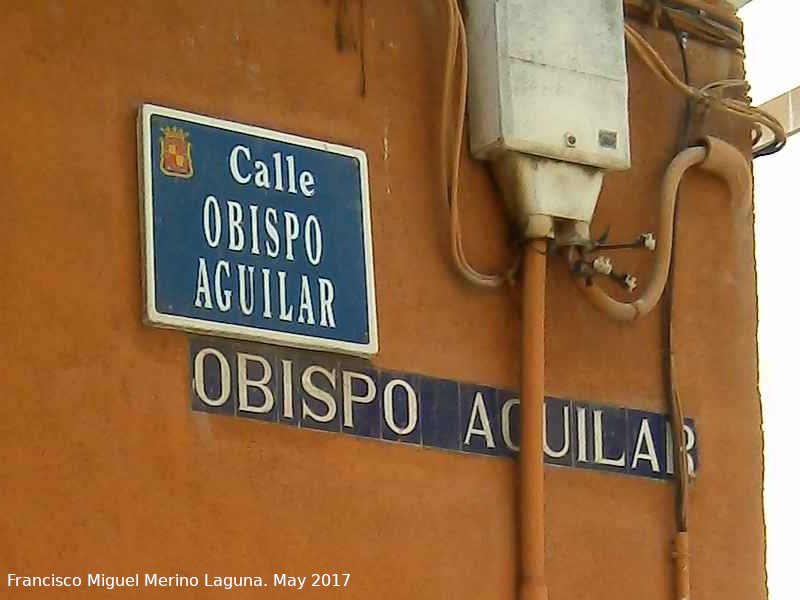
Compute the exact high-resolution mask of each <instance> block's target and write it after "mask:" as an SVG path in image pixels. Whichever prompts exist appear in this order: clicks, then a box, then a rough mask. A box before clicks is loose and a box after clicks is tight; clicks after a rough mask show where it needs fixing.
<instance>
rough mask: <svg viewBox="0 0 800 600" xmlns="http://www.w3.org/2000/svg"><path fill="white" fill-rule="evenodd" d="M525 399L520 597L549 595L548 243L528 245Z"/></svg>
mask: <svg viewBox="0 0 800 600" xmlns="http://www.w3.org/2000/svg"><path fill="white" fill-rule="evenodd" d="M523 261H524V280H523V290H522V311H523V315H522V394H521V399H520V400H521V401H520V451H519V517H520V519H519V520H520V540H519V542H520V545H519V567H520V573H519V576H520V592H519V600H547V585H546V584H545V577H544V451H543V448H544V444H543V435H544V411H543V404H544V303H545V268H546V266H547V245H546V242H545V241H544V240H541V239H537V240H530V241H528V242H527V244H526V246H525V251H524V257H523Z"/></svg>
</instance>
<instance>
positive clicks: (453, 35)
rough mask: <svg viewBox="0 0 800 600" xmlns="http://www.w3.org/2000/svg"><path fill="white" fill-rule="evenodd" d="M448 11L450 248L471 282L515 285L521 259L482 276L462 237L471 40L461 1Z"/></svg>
mask: <svg viewBox="0 0 800 600" xmlns="http://www.w3.org/2000/svg"><path fill="white" fill-rule="evenodd" d="M446 2H447V12H448V36H447V54H446V60H445V74H444V94H443V99H442V101H443V106H442V128H441V140H440V143H441V159H442V165H444V169H443V171H444V175H443V178H442V185H443V193H444V196H445V197H446V198H447V199H448V204H449V207H450V249H451V252H452V254H453V260H454V262H455V264H456V267H457V268H458V270H459V272H460V273H461V274H462V275H463V276H464V278H465V279H467V281H469V282H470V283H473V284H475V285H478V286H482V287H493V288H496V287H500V286H502V285H503V284H504V283H506V282H511V281H512V278H513V275H514V273H515V272H516V270H517V267H518V265H519V258H517V259H516V260H515V261H514V264H513V265H512V266H511V267H510V268H509V269H508V270H507V272H506V273H505V274H504V275H486V274H484V273H480V272H479V271H477V270H476V269H475V268H473V267H472V265H471V264H470V262H469V259H468V258H467V255H466V253H465V252H464V245H463V240H462V235H461V218H460V214H459V204H458V201H459V193H458V192H459V189H458V184H459V181H458V175H459V167H460V164H461V147H462V143H463V138H464V121H465V115H466V104H467V67H468V63H467V41H466V37H467V35H466V28H465V26H464V19H463V17H462V14H461V8H460V6H459V5H458V0H446ZM456 65H458V80H457V81H456V83H455V85H456V87H457V95H456V100H455V101H456V111H457V112H456V114H455V116H454V117H453V116H451V112H452V110H453V93H452V89H453V87H454V83H453V76H454V74H455V72H456ZM451 120H454V121H455V132H454V135H453V136H452V139H453V142H452V147H451V144H448V140H449V139H450V136H451V135H452V134H451V131H452V130H451V129H450V127H449V124H450V122H451Z"/></svg>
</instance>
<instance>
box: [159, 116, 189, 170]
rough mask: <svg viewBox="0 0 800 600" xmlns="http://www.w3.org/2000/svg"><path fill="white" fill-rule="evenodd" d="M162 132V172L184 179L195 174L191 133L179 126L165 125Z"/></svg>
mask: <svg viewBox="0 0 800 600" xmlns="http://www.w3.org/2000/svg"><path fill="white" fill-rule="evenodd" d="M161 133H162V134H163V135H162V136H161V172H162V173H164V175H169V176H171V177H183V178H184V179H188V178H189V177H191V176H192V175H194V168H193V167H192V144H191V142H189V133H188V132H186V131H183V130H182V129H178V128H177V127H164V128H163V129H162V130H161Z"/></svg>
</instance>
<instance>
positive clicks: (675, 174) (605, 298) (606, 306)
mask: <svg viewBox="0 0 800 600" xmlns="http://www.w3.org/2000/svg"><path fill="white" fill-rule="evenodd" d="M695 165H699V166H700V168H701V169H703V170H704V171H708V172H709V173H712V174H714V175H716V176H717V177H719V178H721V179H722V180H723V181H725V183H727V184H728V188H729V190H730V192H731V198H732V200H733V203H734V204H735V205H737V206H740V207H741V206H748V207H749V206H750V202H751V200H752V193H753V188H752V177H751V175H750V165H749V163H748V161H747V159H746V158H745V157H744V155H743V154H742V153H741V152H739V150H737V149H736V148H735V147H734V146H732V145H731V144H729V143H728V142H725V141H722V140H720V139H717V138H714V137H708V138H706V140H705V146H698V147H695V148H687V149H686V150H684V151H683V152H681V153H680V154H678V155H677V156H676V157H675V158H674V159H673V160H672V162H671V163H670V165H669V167H667V171H666V173H665V174H664V179H663V180H662V183H661V207H660V214H659V218H658V236H657V243H658V246H657V248H656V257H655V266H654V267H653V275H652V277H651V278H650V284H649V285H648V286H647V288H646V289H645V291H644V293H643V294H642V295H641V297H640V298H639V299H638V300H635V301H633V302H620V301H618V300H615V299H613V298H611V297H610V296H609V295H608V294H606V293H605V292H604V291H603V289H602V288H601V287H600V286H598V285H589V282H588V281H587V280H586V279H576V282H577V284H578V287H579V288H580V290H581V291H582V292H583V293H584V295H585V296H586V297H587V298H588V300H589V301H590V302H591V303H592V304H593V305H594V306H595V307H597V308H598V309H600V310H601V311H603V312H604V313H606V314H607V315H609V316H610V317H612V318H614V319H617V320H619V321H635V320H636V319H638V318H639V317H642V316H644V315H646V314H647V313H649V312H650V311H651V310H653V308H654V307H655V306H656V304H658V301H659V300H660V299H661V295H662V294H663V292H664V287H665V286H666V283H667V277H669V265H670V261H671V259H672V243H673V239H672V231H673V228H672V226H673V222H674V220H675V202H676V198H677V194H678V187H679V186H680V183H681V179H682V178H683V175H684V174H685V173H686V171H687V170H689V169H690V168H691V167H693V166H695ZM567 257H568V260H569V261H570V263H571V264H574V263H575V261H576V260H577V253H576V251H575V249H574V248H571V249H570V250H569V252H568V256H567Z"/></svg>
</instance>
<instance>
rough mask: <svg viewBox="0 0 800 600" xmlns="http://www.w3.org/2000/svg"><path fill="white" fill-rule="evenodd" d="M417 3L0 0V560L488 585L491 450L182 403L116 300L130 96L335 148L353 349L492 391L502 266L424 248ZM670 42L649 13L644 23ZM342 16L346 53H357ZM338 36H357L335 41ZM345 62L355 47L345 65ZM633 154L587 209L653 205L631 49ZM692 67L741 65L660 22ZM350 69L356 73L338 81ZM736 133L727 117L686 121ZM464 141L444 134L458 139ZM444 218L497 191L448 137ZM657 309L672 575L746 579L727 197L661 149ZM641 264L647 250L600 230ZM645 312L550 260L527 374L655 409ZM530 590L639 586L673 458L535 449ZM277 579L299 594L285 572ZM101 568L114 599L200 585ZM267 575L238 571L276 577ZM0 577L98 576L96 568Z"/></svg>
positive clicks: (494, 567) (422, 71)
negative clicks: (686, 439) (602, 293)
mask: <svg viewBox="0 0 800 600" xmlns="http://www.w3.org/2000/svg"><path fill="white" fill-rule="evenodd" d="M437 4H438V3H436V2H431V1H428V0H409V1H399V0H367V1H365V2H364V5H363V6H364V8H363V10H364V14H363V30H362V27H361V25H360V22H361V16H360V12H359V11H360V8H359V6H360V5H359V3H358V2H343V3H339V2H335V1H333V0H327V1H326V0H298V1H296V2H285V1H279V0H260V1H245V0H236V1H235V2H224V3H221V2H211V1H206V0H195V1H193V2H184V1H173V2H124V3H122V2H88V1H85V2H79V1H75V2H57V1H53V2H44V1H42V2H14V1H12V2H6V3H4V7H3V14H2V16H0V81H2V89H3V93H2V94H0V114H2V119H0V173H2V187H0V205H1V206H2V213H0V214H2V219H0V222H2V224H3V227H2V234H0V288H2V295H0V298H2V300H0V306H1V307H2V310H0V381H1V382H2V386H0V406H1V407H2V417H1V418H0V457H2V459H0V482H2V486H1V487H0V576H2V577H3V579H5V577H6V574H7V573H17V574H28V575H43V574H50V573H55V574H60V575H73V574H74V575H81V576H83V577H85V575H86V573H95V572H104V573H106V574H114V575H127V574H133V573H137V572H138V573H148V572H158V573H161V574H165V575H170V574H174V573H180V574H184V575H187V574H188V575H201V574H202V573H209V574H211V575H247V574H263V575H267V576H271V574H272V573H281V572H286V573H289V574H300V575H308V574H310V573H313V572H338V573H351V574H352V576H351V580H350V584H349V586H348V587H347V588H338V589H331V590H327V591H326V590H322V591H315V592H313V593H315V594H318V595H320V596H324V597H329V598H373V597H382V598H387V599H394V598H398V599H400V598H418V599H423V598H425V599H427V598H430V599H434V598H436V599H440V598H513V597H514V596H515V590H516V581H515V574H516V567H515V561H516V558H515V557H516V526H515V489H516V487H515V480H516V477H515V463H514V462H513V461H510V460H501V459H491V458H481V457H477V456H464V455H458V454H449V453H445V452H437V451H432V450H422V449H414V448H409V447H406V446H404V445H400V444H397V445H391V444H378V443H373V442H369V441H364V440H361V439H353V438H350V437H347V436H335V435H325V434H321V433H315V432H311V431H303V430H297V429H291V428H285V427H280V426H275V425H265V424H262V423H258V422H251V421H247V420H243V419H231V418H221V417H217V416H210V415H205V414H200V413H196V412H192V411H191V409H190V389H189V386H190V377H189V374H188V357H187V353H188V342H187V336H186V335H185V334H183V333H180V332H174V331H162V330H156V329H152V328H147V327H145V326H144V325H143V324H142V322H141V318H140V315H141V285H142V284H141V278H140V260H139V246H140V235H139V216H138V203H139V196H138V189H137V187H138V184H137V169H136V164H137V150H136V133H135V120H136V111H137V109H138V107H139V106H140V105H141V104H142V103H144V102H154V103H157V104H163V105H166V106H173V107H176V108H183V109H187V110H191V111H195V112H199V113H204V114H209V115H213V116H217V117H222V118H227V119H231V120H236V121H241V122H244V123H251V124H256V125H260V126H265V127H269V128H272V129H278V130H283V131H288V132H293V133H298V134H301V135H307V136H310V137H315V138H320V139H325V140H330V141H335V142H339V143H343V144H347V145H352V146H356V147H359V148H363V149H364V150H365V151H366V152H367V154H368V156H369V159H370V186H371V196H372V223H373V231H374V254H375V269H376V286H377V301H378V318H379V322H380V343H381V351H380V354H379V355H378V356H377V357H376V358H375V359H374V362H375V363H376V364H377V365H378V366H380V367H385V368H392V369H398V370H405V371H411V372H417V373H424V374H428V375H434V376H439V377H446V378H452V379H458V380H464V381H474V382H480V383H485V384H490V385H495V386H498V387H507V388H516V387H518V385H519V384H518V381H519V377H520V362H519V350H518V347H519V343H520V340H519V314H518V311H519V308H518V299H517V298H516V297H515V293H516V292H512V291H509V290H507V289H506V290H502V291H483V290H478V289H474V288H472V287H469V285H467V284H465V283H463V282H462V281H461V280H460V279H459V277H458V276H457V274H456V273H455V272H454V269H453V268H452V266H451V263H450V259H449V255H448V250H447V248H448V245H447V235H448V232H447V220H446V216H445V213H446V207H445V202H444V200H443V198H442V197H441V195H440V183H439V165H438V156H439V153H438V149H437V140H438V135H439V134H438V125H439V98H440V95H441V91H442V90H441V79H442V78H441V70H442V56H443V52H444V47H443V40H444V32H445V28H444V17H443V11H442V10H441V9H440V8H437ZM647 33H648V35H649V36H650V38H651V39H653V40H654V41H655V42H656V44H657V46H658V47H659V48H660V49H661V50H662V52H663V53H664V55H665V57H667V58H668V60H669V62H670V64H671V65H672V66H673V67H674V68H676V69H678V68H679V65H680V63H679V58H678V54H677V48H676V45H675V41H674V39H673V38H672V37H671V35H670V34H667V33H665V32H655V31H650V30H648V32H647ZM362 41H363V53H362V52H361V47H362ZM362 55H363V56H362ZM362 60H363V64H362ZM629 63H630V72H631V84H630V85H631V94H630V95H631V118H632V122H631V129H632V152H633V168H632V169H631V171H630V172H626V173H620V174H613V175H610V176H608V177H607V178H606V184H605V188H604V192H603V195H602V198H601V201H600V205H599V209H598V212H597V216H596V220H595V225H596V231H597V232H600V231H601V230H602V228H603V227H604V226H605V225H606V224H610V225H612V236H613V237H614V238H615V239H629V238H630V239H633V238H635V237H636V236H637V235H638V234H639V233H640V232H642V231H652V230H654V228H655V227H654V225H655V219H656V201H657V191H658V185H659V181H660V177H661V174H662V172H663V169H664V167H665V166H666V164H667V162H668V161H669V160H670V158H671V157H672V155H673V154H674V152H675V149H676V146H677V143H678V137H679V134H678V131H679V124H680V120H681V116H682V110H683V102H682V99H681V98H679V97H678V96H677V95H676V94H675V93H673V91H672V90H670V89H669V88H667V87H666V86H665V85H662V84H661V83H660V82H658V81H656V80H655V79H654V78H653V76H652V75H651V74H650V73H649V72H648V71H647V70H646V69H645V68H644V67H643V66H642V65H641V63H640V62H639V61H638V59H637V58H636V57H635V56H630V57H629ZM690 64H691V71H692V73H691V76H692V78H693V80H694V81H695V82H696V83H702V82H705V81H709V80H714V79H724V78H727V77H729V76H731V75H734V74H736V73H739V72H740V70H741V60H740V58H739V57H735V56H733V55H732V54H730V53H728V52H726V51H723V50H719V49H711V48H709V47H707V46H704V45H702V44H700V43H696V42H691V43H690ZM362 77H363V80H362ZM705 130H707V131H713V132H715V133H716V134H717V135H720V136H722V137H724V138H727V139H729V140H734V141H736V142H738V143H739V144H742V143H745V142H746V131H745V130H744V129H743V127H742V126H741V124H737V123H732V122H730V121H727V120H724V119H722V120H716V121H715V120H713V119H712V120H710V121H708V122H707V123H704V124H703V125H702V126H700V127H699V128H698V129H697V130H696V131H697V132H702V131H705ZM465 158H466V157H465ZM462 188H463V190H464V198H463V205H464V216H463V221H464V223H465V239H466V247H467V251H468V253H469V254H470V255H471V256H472V257H474V260H475V262H476V263H477V264H478V265H479V266H480V267H481V268H485V269H492V268H499V267H500V266H501V265H503V264H505V263H506V261H507V260H508V258H509V256H510V247H509V244H508V242H507V239H508V232H507V227H506V225H505V220H504V215H503V210H502V206H501V202H500V201H499V198H498V197H497V194H496V192H495V191H494V188H493V186H492V184H491V180H490V178H489V176H488V174H487V171H486V169H485V168H484V166H483V165H481V164H478V163H475V162H473V161H471V160H469V159H466V160H465V161H464V166H463V176H462ZM680 219H681V226H680V240H679V243H678V254H677V261H678V262H677V264H678V267H677V282H676V285H677V294H676V309H677V320H676V323H675V327H676V329H675V331H676V333H675V336H676V350H677V361H678V369H679V373H680V385H681V391H682V396H683V399H684V403H685V407H686V413H687V415H688V416H691V417H693V418H694V419H695V420H696V422H697V428H698V433H699V436H700V444H701V455H702V458H701V460H702V466H701V470H700V473H699V477H698V479H697V481H696V482H695V483H694V484H693V486H692V490H691V531H692V550H693V552H692V582H693V588H694V598H695V599H696V600H710V599H712V598H714V599H716V598H726V599H737V598H742V599H744V598H747V599H748V600H752V599H758V598H764V597H765V572H764V527H763V515H762V502H761V487H762V453H761V451H762V439H761V429H760V409H759V401H758V395H757V389H756V376H757V372H756V346H755V327H756V311H755V273H754V264H753V230H752V220H751V214H750V213H747V214H742V213H741V212H739V213H736V211H734V210H731V207H730V202H729V199H728V197H727V194H726V192H725V189H724V188H723V186H722V185H721V184H720V183H718V182H716V181H714V180H713V179H711V178H708V177H705V176H701V175H690V176H689V177H688V178H687V180H686V183H685V186H684V201H683V203H682V206H681V216H680ZM618 260H619V261H620V264H621V266H630V267H631V268H632V269H633V270H635V271H636V272H637V273H639V274H640V275H643V276H645V277H646V273H647V264H648V261H649V260H650V257H649V256H647V255H644V254H642V255H636V256H633V255H631V256H627V257H622V256H621V257H620V258H619V259H618ZM664 352H665V350H664V346H663V342H662V338H661V318H660V316H659V315H658V314H657V313H656V314H653V315H651V316H649V317H647V318H646V319H644V320H642V321H641V322H640V323H637V324H636V325H626V324H618V323H614V322H611V321H609V320H607V319H606V318H605V317H603V316H601V315H600V314H598V313H597V312H596V311H595V310H594V309H593V308H591V307H590V306H589V305H588V304H587V303H586V302H585V300H584V299H583V298H582V297H581V296H580V295H579V293H578V292H577V290H576V289H575V288H574V286H573V284H572V282H571V281H570V276H569V274H568V273H567V270H566V268H565V266H564V264H563V262H562V261H561V260H560V259H558V258H555V257H554V258H553V259H551V263H550V268H549V269H548V279H547V319H546V353H547V366H546V382H545V383H546V390H547V393H549V394H553V395H558V396H562V397H567V398H575V399H583V400H589V401H592V402H596V403H603V404H612V405H616V404H618V405H624V406H629V407H634V408H642V409H646V410H652V411H656V412H666V411H667V404H666V400H665V396H664V392H663V383H662V381H663V375H662V370H661V366H662V358H663V354H664ZM545 485H546V498H545V501H546V523H545V526H546V528H547V533H546V551H547V573H548V579H549V586H550V593H551V597H552V598H553V599H554V600H557V599H559V598H571V599H573V600H581V599H587V600H588V599H593V600H604V599H609V600H610V599H612V598H649V599H666V598H670V597H671V595H672V565H671V559H670V551H671V548H670V543H671V537H672V533H673V531H674V484H672V483H669V482H663V481H651V480H646V479H641V478H630V477H621V476H614V475H608V474H602V473H594V472H588V471H580V470H568V469H557V468H548V469H547V473H546V482H545ZM306 591H307V590H304V591H303V592H301V593H306ZM225 593H226V592H222V593H221V592H219V591H217V592H216V593H215V592H214V591H213V590H206V589H202V588H198V589H160V590H158V589H148V590H142V589H141V588H140V589H122V590H115V591H114V592H113V597H119V598H134V597H136V598H144V597H147V598H150V597H152V598H167V597H169V598H183V597H186V598H216V597H223V595H224V594H225ZM297 593H298V592H295V591H292V590H288V589H285V590H281V589H272V588H270V589H269V590H253V589H250V590H238V591H234V592H227V594H235V595H234V596H232V597H237V598H256V597H259V598H261V597H270V598H284V597H285V598H289V597H294V596H293V594H297ZM0 597H8V598H17V597H35V598H38V597H41V598H47V597H58V598H83V597H87V598H88V597H92V598H93V597H98V598H99V597H104V598H105V597H112V594H110V593H109V592H107V591H104V590H102V589H92V590H88V589H87V588H85V587H84V588H82V589H80V590H77V591H74V592H69V591H66V590H63V589H62V590H56V591H53V590H46V589H34V590H22V589H13V590H10V589H9V588H7V587H6V582H5V580H4V581H2V582H0Z"/></svg>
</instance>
